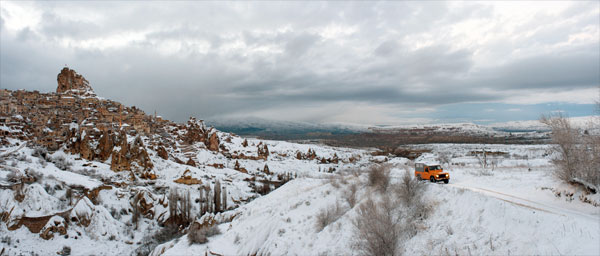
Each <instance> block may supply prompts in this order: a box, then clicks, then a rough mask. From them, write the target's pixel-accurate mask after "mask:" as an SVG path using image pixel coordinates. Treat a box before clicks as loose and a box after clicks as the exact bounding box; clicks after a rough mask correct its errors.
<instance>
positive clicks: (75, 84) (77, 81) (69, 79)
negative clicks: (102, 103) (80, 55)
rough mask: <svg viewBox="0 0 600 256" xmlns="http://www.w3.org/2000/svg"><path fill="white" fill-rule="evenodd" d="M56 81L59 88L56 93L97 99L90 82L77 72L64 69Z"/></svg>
mask: <svg viewBox="0 0 600 256" xmlns="http://www.w3.org/2000/svg"><path fill="white" fill-rule="evenodd" d="M56 80H57V81H58V87H57V88H56V93H65V94H75V95H78V96H84V97H95V96H96V93H94V90H93V89H92V87H91V86H90V84H89V82H88V81H87V80H86V79H85V78H84V77H83V76H82V75H80V74H77V72H75V70H72V69H69V68H67V67H65V68H63V69H62V70H61V71H60V73H59V74H58V76H57V78H56Z"/></svg>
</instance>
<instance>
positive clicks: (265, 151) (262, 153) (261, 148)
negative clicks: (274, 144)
mask: <svg viewBox="0 0 600 256" xmlns="http://www.w3.org/2000/svg"><path fill="white" fill-rule="evenodd" d="M256 147H257V151H258V158H260V159H264V160H266V159H267V157H269V147H268V146H267V144H263V143H262V142H260V143H258V146H256Z"/></svg>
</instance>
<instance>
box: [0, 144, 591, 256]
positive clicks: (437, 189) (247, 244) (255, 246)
mask: <svg viewBox="0 0 600 256" xmlns="http://www.w3.org/2000/svg"><path fill="white" fill-rule="evenodd" d="M242 141H243V139H240V138H239V137H234V138H233V139H232V142H231V143H230V144H228V145H226V146H227V147H229V148H230V151H232V152H233V151H238V152H246V153H247V155H249V154H255V152H250V151H249V150H250V149H252V150H254V151H255V148H256V147H251V148H244V147H241V146H239V145H240V144H241V142H242ZM249 143H250V144H253V145H256V144H258V143H259V141H257V140H256V141H255V140H249ZM263 143H266V144H268V145H269V149H270V151H271V155H270V156H269V158H268V160H239V162H240V164H242V165H243V166H244V167H246V168H247V169H248V171H249V174H244V173H240V172H238V171H235V170H233V169H232V168H233V165H234V163H235V161H236V160H232V159H228V158H226V157H224V156H223V155H222V154H220V153H212V152H209V151H207V150H198V151H197V153H196V155H195V158H196V159H197V160H198V162H199V163H202V165H200V166H199V167H189V166H184V165H181V164H177V163H175V162H172V161H168V160H162V159H159V158H157V157H155V153H154V152H151V156H152V161H153V163H154V165H155V167H156V169H157V175H158V176H159V179H157V180H156V181H155V183H153V184H145V183H131V184H129V185H128V186H126V187H118V186H115V187H114V188H113V189H111V190H101V191H100V193H99V198H100V202H99V203H98V204H97V205H94V204H91V203H89V201H86V200H87V199H86V198H85V197H84V198H83V199H82V200H77V201H74V202H73V205H70V204H69V203H68V202H67V201H66V199H65V193H66V191H65V187H66V186H74V187H81V188H82V189H83V188H94V187H97V186H99V185H101V184H103V182H104V181H106V180H112V181H116V180H126V179H127V177H128V176H127V175H126V174H123V173H115V172H113V171H111V170H110V169H109V166H108V165H107V164H105V163H99V162H92V163H90V162H87V161H85V160H80V159H78V158H77V156H73V155H68V154H64V153H63V152H62V151H59V152H56V153H54V154H52V156H51V157H52V158H61V157H64V158H65V159H66V161H67V162H70V163H71V168H70V170H69V171H64V170H61V169H60V168H59V167H58V166H57V164H55V163H52V162H44V161H41V160H40V159H38V158H39V157H35V156H32V153H33V150H32V149H31V148H28V147H25V148H22V149H21V150H20V151H19V155H18V156H17V157H15V159H13V160H9V161H8V162H7V163H5V164H6V165H5V166H7V168H9V167H10V166H14V168H18V169H27V168H31V169H33V170H38V171H39V172H41V173H42V176H43V178H42V179H41V181H42V182H37V183H33V184H30V185H27V186H26V187H25V189H24V194H25V200H24V201H22V202H17V201H15V200H14V199H13V198H14V191H13V190H10V189H2V190H0V206H1V208H2V211H8V210H7V209H12V208H14V210H13V211H12V216H20V215H26V216H27V217H37V216H45V215H48V214H52V213H56V212H60V211H64V210H67V209H69V208H72V207H75V208H77V209H78V211H81V212H82V214H84V215H88V216H89V217H90V219H91V220H92V221H91V224H90V225H89V226H80V225H77V224H76V223H71V224H69V227H68V229H67V235H66V236H64V235H58V234H56V235H55V236H54V238H52V239H50V240H44V239H42V238H41V237H40V236H39V234H35V233H32V232H30V231H29V230H28V229H27V228H26V227H25V226H22V227H20V228H19V229H17V230H14V231H9V230H8V227H9V226H10V225H11V224H14V223H13V222H14V219H10V218H9V219H8V220H7V221H1V222H0V238H1V239H2V241H1V243H0V246H2V249H4V250H5V254H6V255H19V254H27V255H29V254H39V255H50V254H56V253H57V252H59V251H61V250H62V248H63V247H64V246H69V247H70V248H71V254H72V255H130V254H132V253H133V251H134V250H135V249H136V248H138V247H139V246H140V244H141V243H142V242H143V241H144V240H145V239H147V235H148V234H151V233H153V232H155V231H156V230H158V229H160V228H159V226H158V223H159V219H160V218H161V217H160V216H159V215H160V213H162V212H165V211H166V208H165V207H164V206H162V205H161V204H159V203H158V202H159V201H160V200H161V199H164V198H165V196H166V194H165V193H166V192H165V190H164V189H165V188H169V187H171V188H172V187H178V188H179V189H192V190H197V187H198V185H192V186H188V185H181V184H176V183H173V180H174V179H175V178H178V177H181V175H182V174H183V172H184V171H185V170H186V169H189V170H190V172H191V175H192V177H195V178H198V179H200V180H202V182H203V184H213V183H212V182H213V180H214V179H220V180H221V181H222V183H223V185H224V186H226V187H227V190H228V191H229V193H230V194H229V195H230V197H229V200H230V203H231V204H232V205H235V206H239V207H238V208H235V207H231V208H230V209H229V211H226V212H225V213H223V214H221V215H219V216H221V217H219V219H220V220H225V219H227V218H225V217H223V216H235V217H234V218H233V219H232V220H231V221H222V223H221V224H219V226H218V227H219V229H220V231H221V233H222V234H220V235H216V236H213V237H209V239H208V243H206V244H193V245H190V244H189V243H188V239H187V235H184V236H183V237H180V238H178V239H173V240H171V241H168V242H166V243H163V244H161V245H159V246H158V247H157V248H156V249H155V250H154V252H153V253H154V254H155V255H158V254H161V253H162V254H164V255H204V254H207V255H248V254H250V255H252V254H256V255H358V254H359V253H358V251H357V247H356V246H355V241H356V239H357V238H356V236H355V235H354V234H355V229H354V226H353V225H352V222H353V219H355V218H356V216H357V208H358V205H360V203H361V202H363V201H364V200H365V198H366V197H367V195H368V194H369V193H372V192H371V190H370V188H368V187H367V186H366V185H364V184H366V179H367V177H366V173H365V172H364V167H366V166H368V165H369V164H370V163H373V162H387V163H388V164H390V165H392V166H393V169H392V179H393V181H395V182H396V181H398V180H399V179H400V177H401V175H402V174H403V172H404V171H405V170H409V171H412V169H411V168H412V166H413V164H414V162H421V161H425V162H435V161H437V162H439V161H441V160H440V159H442V158H444V157H446V158H447V159H448V160H447V162H446V163H442V165H443V166H444V168H445V169H446V170H447V171H449V172H450V175H451V180H450V184H447V185H446V184H432V183H428V182H426V184H425V185H426V186H427V191H426V192H425V195H424V198H425V200H426V201H427V202H428V203H429V204H430V205H431V206H432V209H433V212H432V213H431V214H430V216H429V217H428V218H427V219H426V220H425V221H423V222H419V225H418V226H417V231H418V232H417V234H416V235H415V236H414V237H411V238H409V239H406V240H404V241H403V243H402V248H401V251H402V252H403V253H404V254H406V255H441V254H443V255H446V254H452V255H454V254H458V255H540V254H541V255H564V254H569V255H571V254H577V255H600V207H598V205H600V196H599V195H598V194H596V195H587V194H585V193H584V192H583V191H580V190H578V189H577V188H574V187H571V186H569V185H566V184H563V183H561V182H560V181H558V180H557V179H556V178H554V176H553V175H552V171H553V167H552V165H551V163H550V159H551V158H552V157H553V155H552V154H551V153H550V151H549V148H548V146H546V145H476V144H468V145H463V144H435V145H419V146H414V147H417V148H426V149H430V150H431V153H426V154H424V155H423V156H421V157H420V158H419V159H416V160H415V161H410V160H408V159H405V158H390V157H385V156H378V157H372V156H370V155H369V154H368V152H367V151H363V150H355V149H344V148H332V147H323V146H317V145H300V144H293V143H287V142H278V141H263ZM17 148H18V147H17V146H16V145H15V146H12V147H11V148H6V149H4V150H5V152H8V151H11V150H14V149H17ZM309 148H311V149H313V150H315V151H316V153H317V154H318V155H319V156H324V157H333V156H334V155H337V156H338V157H339V158H340V162H339V164H320V163H319V161H318V160H317V159H314V160H299V159H296V158H295V157H294V155H295V153H297V152H307V150H308V149H309ZM482 151H486V152H491V153H488V154H487V155H486V158H485V159H483V158H482V155H481V154H480V152H482ZM350 158H356V159H358V160H356V161H355V162H351V161H349V159H350ZM213 163H220V164H223V165H224V166H225V167H224V168H223V169H218V168H213V167H210V166H208V164H213ZM265 164H268V166H269V168H270V169H271V172H274V173H276V174H277V173H293V174H298V178H296V179H294V180H292V181H290V182H288V183H286V184H285V185H283V186H282V187H280V188H278V189H276V190H274V191H272V192H271V193H269V194H267V195H265V196H260V195H258V194H256V193H255V192H253V191H252V190H251V189H250V188H249V187H248V185H249V183H248V182H247V181H244V179H247V178H249V177H252V175H258V174H259V173H260V172H261V169H262V168H263V167H264V166H265ZM484 164H485V165H486V167H485V168H484V167H483V165H484ZM84 165H86V167H83V166H84ZM92 167H93V168H94V171H93V172H90V171H89V170H86V169H89V168H92ZM329 168H335V170H336V171H335V172H334V173H332V174H330V173H326V172H325V170H330V169H329ZM342 170H350V171H342ZM9 173H10V171H9V170H8V169H2V170H1V171H0V180H1V181H4V180H7V176H8V175H9ZM255 177H259V176H255ZM264 177H265V178H268V176H264ZM3 184H4V183H3ZM350 184H359V186H358V187H359V189H358V192H357V195H358V198H359V203H358V204H357V205H356V206H354V207H350V206H349V204H348V203H347V202H346V201H345V200H344V197H345V195H346V194H347V191H348V190H349V187H350ZM0 185H1V184H0ZM140 191H146V192H148V193H147V194H145V195H146V197H147V198H148V201H153V202H154V206H153V209H154V212H155V215H154V216H153V217H152V218H142V220H141V221H140V224H139V227H138V228H137V229H134V228H133V226H132V225H131V218H132V215H131V213H130V208H131V207H130V199H131V198H132V197H133V196H134V195H136V194H138V193H140ZM161 191H162V192H161ZM254 197H256V199H254V200H251V199H252V198H254ZM195 198H196V193H195V194H193V196H192V199H193V200H194V199H195ZM582 198H586V199H587V200H588V202H592V203H596V204H598V205H597V206H593V205H592V204H590V203H586V202H583V200H582ZM233 200H236V201H238V200H239V201H238V202H237V203H235V202H234V201H233ZM245 200H248V201H249V202H248V203H245V202H244V201H245ZM336 202H337V203H338V204H339V205H340V207H341V209H342V214H341V216H340V217H338V218H337V219H336V220H335V221H333V222H332V223H330V224H329V225H327V226H326V227H324V228H323V229H322V230H320V229H319V228H318V227H317V217H316V216H317V215H318V214H319V213H320V212H321V211H322V210H323V209H325V208H327V207H329V206H331V205H334V204H335V203H336ZM113 209H114V210H113ZM163 217H164V216H163ZM2 249H0V250H2Z"/></svg>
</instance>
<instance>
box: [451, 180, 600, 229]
mask: <svg viewBox="0 0 600 256" xmlns="http://www.w3.org/2000/svg"><path fill="white" fill-rule="evenodd" d="M448 186H451V187H455V188H461V189H468V190H471V191H474V192H478V193H481V194H484V195H488V196H492V197H495V198H498V199H500V200H502V201H505V202H508V203H512V204H514V205H518V206H522V207H526V208H530V209H533V210H538V211H544V212H548V213H553V214H557V215H561V216H574V217H578V218H584V219H587V220H591V221H596V222H597V221H600V216H594V215H590V214H586V213H583V212H579V211H576V210H572V209H567V208H564V207H561V206H556V205H549V204H545V203H540V202H536V201H533V200H529V199H525V198H522V197H520V196H515V195H510V194H507V193H504V192H499V191H494V190H491V189H485V188H479V187H474V186H470V185H463V184H448Z"/></svg>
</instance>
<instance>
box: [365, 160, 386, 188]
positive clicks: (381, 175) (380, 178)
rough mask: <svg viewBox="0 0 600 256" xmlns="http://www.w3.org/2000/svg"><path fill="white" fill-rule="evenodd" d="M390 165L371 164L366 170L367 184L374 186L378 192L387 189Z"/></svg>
mask: <svg viewBox="0 0 600 256" xmlns="http://www.w3.org/2000/svg"><path fill="white" fill-rule="evenodd" d="M390 171H391V170H390V167H389V166H388V165H382V164H376V165H372V166H371V167H370V168H369V170H368V174H369V176H368V178H369V179H368V182H369V186H371V187H374V188H375V189H377V190H378V191H379V192H382V193H383V192H385V191H387V189H388V187H389V186H390V179H391V177H390Z"/></svg>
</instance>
